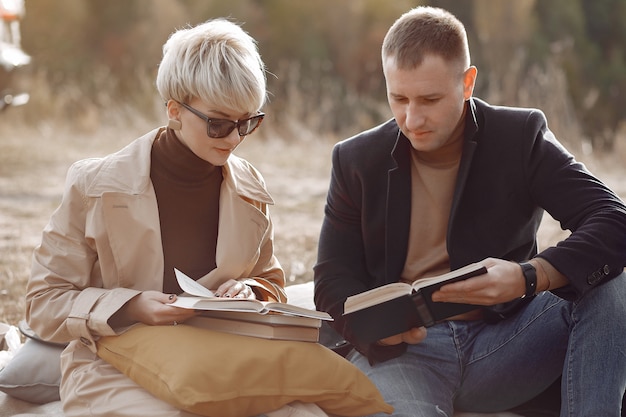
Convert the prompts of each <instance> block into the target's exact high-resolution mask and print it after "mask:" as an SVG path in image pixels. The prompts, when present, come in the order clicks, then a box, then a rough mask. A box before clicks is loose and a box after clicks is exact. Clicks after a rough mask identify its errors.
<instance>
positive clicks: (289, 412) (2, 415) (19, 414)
mask: <svg viewBox="0 0 626 417" xmlns="http://www.w3.org/2000/svg"><path fill="white" fill-rule="evenodd" d="M287 296H288V297H289V302H290V303H292V304H296V305H300V306H303V307H306V308H315V306H314V303H313V282H307V283H304V284H297V285H291V286H288V287H287ZM318 411H321V410H319V409H317V410H311V409H308V408H306V406H305V407H298V406H294V405H290V406H287V407H284V408H283V409H281V410H278V411H276V412H274V413H270V414H268V416H269V417H309V416H319V415H320V414H318ZM322 414H323V413H322ZM9 416H12V417H63V412H62V409H61V402H60V401H54V402H50V403H47V404H42V405H39V404H32V403H29V402H26V401H21V400H18V399H17V398H13V397H10V396H8V395H6V394H5V393H3V392H0V417H9ZM454 417H518V416H517V415H516V414H511V413H496V414H478V413H455V414H454Z"/></svg>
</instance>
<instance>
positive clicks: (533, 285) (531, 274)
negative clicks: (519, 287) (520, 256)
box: [519, 262, 537, 298]
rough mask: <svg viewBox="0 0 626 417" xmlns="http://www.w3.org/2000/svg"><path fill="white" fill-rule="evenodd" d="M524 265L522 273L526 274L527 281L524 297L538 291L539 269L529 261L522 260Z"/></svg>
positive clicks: (521, 263)
mask: <svg viewBox="0 0 626 417" xmlns="http://www.w3.org/2000/svg"><path fill="white" fill-rule="evenodd" d="M519 265H520V266H521V267H522V274H524V281H525V282H526V293H525V294H524V295H523V296H522V298H525V297H530V296H532V295H535V292H536V291H537V270H536V269H535V267H534V266H532V265H531V264H530V263H528V262H520V264H519Z"/></svg>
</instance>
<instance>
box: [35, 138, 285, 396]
mask: <svg viewBox="0 0 626 417" xmlns="http://www.w3.org/2000/svg"><path fill="white" fill-rule="evenodd" d="M161 132H162V129H156V130H154V131H152V132H150V133H148V134H146V135H144V136H142V137H141V138H139V139H137V140H135V141H133V142H132V143H131V144H129V145H128V146H126V147H125V148H123V149H121V150H120V151H118V152H116V153H115V154H112V155H109V156H107V157H104V158H93V159H87V160H83V161H79V162H76V163H75V164H73V165H72V167H71V168H70V170H69V172H68V175H67V181H66V186H65V190H64V195H63V200H62V203H61V205H60V206H59V208H58V209H57V210H56V211H55V212H54V214H53V215H52V217H51V219H50V222H49V223H48V225H47V226H46V228H45V229H44V232H43V237H42V242H41V244H40V245H39V246H38V247H37V248H36V249H35V253H34V256H33V264H32V274H31V278H30V280H29V283H28V288H27V294H26V305H27V310H26V319H27V321H28V324H29V325H30V327H31V328H32V329H33V330H34V331H35V332H36V333H37V334H38V335H39V336H41V337H42V338H43V339H46V340H50V341H53V342H61V343H66V342H69V345H68V348H67V349H66V350H65V352H64V355H63V368H64V378H63V382H62V385H66V386H65V387H63V389H62V391H65V392H70V391H72V390H71V389H68V388H69V387H68V386H67V384H69V385H72V384H74V383H78V379H76V378H74V379H72V380H70V379H68V375H67V374H68V373H70V372H78V371H80V369H79V368H80V367H81V366H82V367H89V368H91V370H90V372H88V373H87V374H85V375H83V376H84V377H86V378H87V379H90V378H95V379H98V378H100V376H99V375H98V372H95V370H94V367H96V368H97V367H98V366H100V365H104V364H103V363H101V362H102V361H100V360H99V359H98V358H97V356H95V351H96V346H95V341H96V340H97V338H98V337H99V336H105V335H114V334H118V333H120V332H121V331H123V330H124V329H112V328H111V327H110V326H109V325H108V324H107V321H108V320H109V318H110V317H111V316H112V315H113V314H114V313H115V312H116V311H118V310H119V309H120V308H121V307H122V306H123V305H124V304H125V303H126V302H127V301H128V300H130V299H131V298H132V297H134V296H136V295H137V294H138V293H139V292H141V291H146V290H156V291H162V282H163V268H164V266H163V265H164V262H163V253H162V245H161V235H160V226H159V213H158V207H157V201H156V195H155V192H154V188H153V186H152V182H151V181H150V152H151V148H152V143H153V141H154V139H155V138H156V137H157V136H158V135H159V134H160V133H161ZM223 176H224V180H223V182H222V187H221V194H220V207H219V210H220V211H219V212H220V216H219V229H218V241H217V249H216V263H217V268H216V269H214V270H213V271H211V272H210V273H208V274H207V275H205V276H204V277H202V278H200V279H199V280H198V282H200V283H202V284H203V285H205V286H206V287H208V288H216V287H217V286H218V285H219V284H220V283H222V282H224V281H226V280H228V279H231V278H232V279H239V280H242V281H244V282H245V283H246V284H248V285H251V286H254V287H255V290H256V292H257V293H261V294H263V295H264V296H263V298H265V299H267V298H273V299H276V300H281V301H285V300H286V296H285V292H284V289H283V287H284V283H285V282H284V273H283V270H282V268H281V266H280V264H279V263H278V261H277V259H276V258H275V257H274V254H273V225H272V222H271V218H270V216H269V212H268V205H270V204H273V201H272V198H271V197H270V195H269V194H268V192H267V190H266V188H265V184H264V181H263V178H262V177H261V175H260V174H259V173H258V172H257V171H256V170H255V169H254V167H252V166H251V165H250V164H248V163H247V162H246V161H245V160H243V159H240V158H238V157H235V156H234V155H233V156H231V157H230V158H229V160H228V162H227V164H226V165H225V166H224V167H223ZM85 369H86V368H85ZM109 371H110V370H107V372H109ZM90 375H91V376H90ZM83 379H84V378H83ZM105 379H106V378H105ZM83 382H84V383H86V384H87V382H89V383H95V382H96V381H95V380H94V381H83ZM100 382H104V381H103V380H100Z"/></svg>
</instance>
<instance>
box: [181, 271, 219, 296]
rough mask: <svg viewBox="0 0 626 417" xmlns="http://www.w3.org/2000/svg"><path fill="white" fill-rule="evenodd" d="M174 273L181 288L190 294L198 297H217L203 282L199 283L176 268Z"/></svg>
mask: <svg viewBox="0 0 626 417" xmlns="http://www.w3.org/2000/svg"><path fill="white" fill-rule="evenodd" d="M174 273H175V274H176V280H177V281H178V285H180V288H181V289H182V290H183V291H185V292H186V293H187V294H189V295H195V296H197V297H211V298H213V297H215V294H214V293H213V291H211V290H210V289H208V288H207V287H205V286H204V285H202V284H198V283H197V282H196V281H194V280H193V279H191V278H190V277H188V276H187V275H185V274H184V273H182V272H181V271H179V270H178V269H176V268H174Z"/></svg>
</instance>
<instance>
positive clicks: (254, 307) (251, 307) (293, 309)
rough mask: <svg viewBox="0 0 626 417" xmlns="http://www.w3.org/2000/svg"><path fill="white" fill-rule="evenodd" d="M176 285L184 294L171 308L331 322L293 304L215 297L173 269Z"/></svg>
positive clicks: (318, 312) (206, 289)
mask: <svg viewBox="0 0 626 417" xmlns="http://www.w3.org/2000/svg"><path fill="white" fill-rule="evenodd" d="M174 272H175V273H176V279H177V280H178V285H180V288H181V289H182V290H183V291H184V292H185V293H186V295H185V294H183V295H180V296H178V297H177V298H176V301H175V302H173V303H171V304H170V305H171V306H174V307H180V308H189V309H194V310H215V311H241V312H256V313H259V314H269V313H281V314H289V315H294V316H301V317H309V318H315V319H319V320H332V318H331V317H330V315H329V314H328V313H325V312H323V311H316V310H311V309H308V308H304V307H300V306H296V305H293V304H287V303H279V302H271V301H260V300H255V299H249V298H246V299H244V298H225V297H224V298H223V297H216V296H215V294H214V293H213V291H211V290H209V289H208V288H206V287H204V286H203V285H201V284H198V283H197V282H196V281H194V280H193V279H192V278H190V277H188V276H187V275H185V274H184V273H182V272H181V271H179V270H178V269H174Z"/></svg>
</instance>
